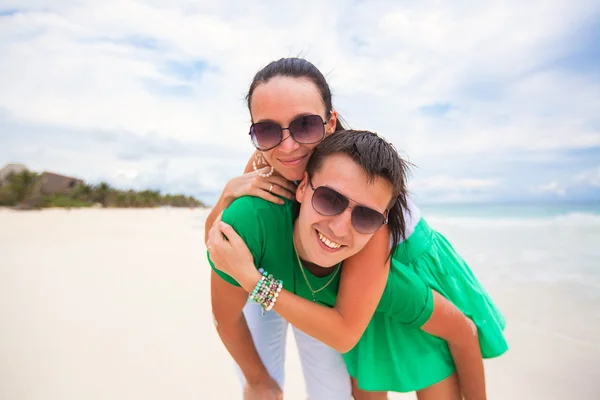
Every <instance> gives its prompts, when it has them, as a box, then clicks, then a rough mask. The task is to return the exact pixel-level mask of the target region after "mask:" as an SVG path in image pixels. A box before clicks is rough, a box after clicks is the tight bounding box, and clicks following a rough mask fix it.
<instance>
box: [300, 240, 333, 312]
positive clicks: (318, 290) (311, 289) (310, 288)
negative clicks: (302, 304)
mask: <svg viewBox="0 0 600 400" xmlns="http://www.w3.org/2000/svg"><path fill="white" fill-rule="evenodd" d="M292 245H293V246H294V252H295V253H296V260H298V265H299V266H300V271H302V276H303V277H304V281H305V282H306V284H307V285H308V289H309V290H310V292H311V293H312V298H313V302H315V303H316V302H317V297H316V296H315V295H316V294H317V293H319V292H320V291H321V290H323V289H325V288H326V287H327V286H329V284H330V283H331V282H333V280H334V279H335V277H336V275H337V273H338V272H339V270H340V267H341V266H342V263H339V264H338V265H337V267H336V269H335V272H334V273H333V274H332V276H331V279H329V281H328V282H327V283H326V284H325V285H323V286H322V287H321V288H319V289H317V290H313V288H312V286H310V282H309V281H308V277H307V276H306V272H304V265H303V264H302V261H301V260H300V256H299V255H298V250H296V243H294V235H293V234H292Z"/></svg>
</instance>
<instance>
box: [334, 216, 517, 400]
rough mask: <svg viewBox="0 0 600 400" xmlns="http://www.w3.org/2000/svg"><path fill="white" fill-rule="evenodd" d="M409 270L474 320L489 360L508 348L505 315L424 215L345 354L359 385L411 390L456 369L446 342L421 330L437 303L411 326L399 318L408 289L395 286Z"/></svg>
mask: <svg viewBox="0 0 600 400" xmlns="http://www.w3.org/2000/svg"><path fill="white" fill-rule="evenodd" d="M407 273H410V275H412V276H415V275H416V276H418V278H419V280H420V281H421V282H424V283H425V284H427V285H428V286H429V287H431V288H432V289H434V290H436V291H437V292H439V293H440V294H442V295H443V296H445V297H446V298H448V299H449V300H450V301H452V302H453V303H454V304H455V305H456V306H457V307H458V308H459V309H460V310H461V311H462V312H463V313H465V315H467V316H468V317H470V318H471V319H472V320H473V321H474V322H475V324H476V325H477V329H478V334H479V341H480V347H481V351H482V354H483V356H484V357H485V358H490V357H496V356H499V355H501V354H502V353H504V352H505V351H506V350H507V349H508V345H507V343H506V340H505V339H504V336H503V334H502V331H503V330H504V326H505V320H504V317H503V316H502V314H501V313H500V312H499V311H498V309H497V308H496V307H495V306H494V304H493V303H492V301H491V299H490V297H489V296H488V295H487V293H486V292H485V290H484V289H483V287H482V286H481V285H480V284H479V282H478V281H477V279H476V278H475V276H474V275H473V273H472V272H471V270H470V269H469V267H468V266H467V264H466V263H465V262H464V260H463V259H462V258H461V257H460V256H459V255H458V254H457V253H456V251H455V250H454V249H453V248H452V246H451V245H450V244H449V243H448V241H447V240H446V239H445V238H444V237H443V236H442V235H441V234H439V233H438V232H436V231H434V230H432V229H430V228H429V226H428V225H427V223H426V222H425V220H423V219H422V220H421V221H420V222H419V223H418V224H417V227H416V228H415V231H414V233H413V234H412V235H411V236H410V237H409V238H408V240H406V241H405V242H403V243H401V244H400V245H399V246H398V247H397V248H396V249H395V251H394V254H393V259H392V263H391V266H390V278H389V279H388V286H387V287H386V290H385V291H384V294H383V297H382V299H381V302H380V304H379V306H378V308H377V312H376V313H375V315H374V316H373V318H372V319H371V321H370V323H369V325H368V327H367V329H366V331H365V333H364V334H363V336H362V337H361V339H360V340H359V342H358V344H357V345H356V346H355V347H354V348H353V349H352V350H350V351H349V352H348V353H346V354H344V360H345V361H346V366H347V368H348V372H349V373H350V375H352V376H353V377H355V378H357V380H358V384H359V387H360V388H362V389H364V390H372V391H395V392H410V391H414V390H420V389H423V388H426V387H428V386H431V385H433V384H435V383H437V382H439V381H441V380H443V379H445V378H447V377H448V376H450V374H452V372H454V370H455V367H454V362H453V360H452V356H451V354H450V351H449V349H448V345H447V343H446V342H445V341H444V340H441V339H439V338H437V337H434V336H432V335H429V334H427V333H426V332H423V331H422V330H420V329H418V327H419V326H420V325H422V324H423V323H425V322H426V321H427V319H428V318H429V316H431V313H432V311H433V301H431V302H430V303H431V305H429V303H427V304H428V305H427V307H431V308H430V309H429V308H427V310H425V311H424V312H423V315H422V316H421V317H419V318H417V319H416V320H415V321H414V322H412V324H411V323H410V320H406V319H403V318H401V317H400V315H403V314H404V313H402V308H403V307H404V302H403V300H402V299H403V298H404V297H405V295H406V292H403V291H402V289H401V288H400V287H397V286H396V285H397V283H398V282H399V281H401V280H402V278H401V277H403V276H405V274H407ZM392 285H393V286H392ZM413 295H414V294H413ZM399 311H400V313H399V314H397V313H398V312H399Z"/></svg>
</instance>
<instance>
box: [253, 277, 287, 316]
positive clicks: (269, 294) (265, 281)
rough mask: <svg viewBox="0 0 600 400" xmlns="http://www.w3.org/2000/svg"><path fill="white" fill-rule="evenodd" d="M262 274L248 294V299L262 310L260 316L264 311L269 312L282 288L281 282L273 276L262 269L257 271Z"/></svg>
mask: <svg viewBox="0 0 600 400" xmlns="http://www.w3.org/2000/svg"><path fill="white" fill-rule="evenodd" d="M258 272H260V273H261V274H262V276H261V278H260V280H259V281H258V282H257V283H256V286H255V287H254V290H253V291H252V293H250V296H249V297H250V299H251V300H254V301H255V302H257V303H258V304H260V307H261V308H262V314H263V315H264V314H265V311H271V310H272V309H273V307H274V306H275V303H276V302H277V298H278V297H279V293H280V292H281V289H282V288H283V281H281V280H279V279H275V278H274V277H273V275H271V274H268V273H267V272H266V271H265V270H264V269H262V268H260V269H259V270H258Z"/></svg>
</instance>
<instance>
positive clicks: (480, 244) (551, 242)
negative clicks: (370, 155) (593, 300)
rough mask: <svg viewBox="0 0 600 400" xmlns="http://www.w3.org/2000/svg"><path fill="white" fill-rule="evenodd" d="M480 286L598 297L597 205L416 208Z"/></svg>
mask: <svg viewBox="0 0 600 400" xmlns="http://www.w3.org/2000/svg"><path fill="white" fill-rule="evenodd" d="M421 211H422V215H423V217H424V218H425V219H426V220H427V221H428V222H429V224H430V225H431V226H433V227H434V228H435V229H437V230H438V231H439V232H441V233H442V234H443V235H444V236H446V237H447V238H448V240H450V242H451V243H452V244H453V246H454V247H455V248H456V249H457V251H458V252H459V253H460V254H461V255H462V256H463V257H464V258H465V259H466V260H467V262H468V263H469V265H470V266H471V268H472V269H473V271H475V272H476V273H477V275H478V277H480V279H481V280H482V281H487V282H489V283H492V284H495V283H498V282H499V281H502V282H511V281H512V282H539V283H547V284H565V285H572V286H573V287H574V288H576V289H577V290H580V291H582V292H583V293H590V294H591V295H595V297H598V295H600V205H598V204H578V205H557V204H548V205H525V206H516V205H476V206H473V205H452V206H447V205H446V206H424V207H421Z"/></svg>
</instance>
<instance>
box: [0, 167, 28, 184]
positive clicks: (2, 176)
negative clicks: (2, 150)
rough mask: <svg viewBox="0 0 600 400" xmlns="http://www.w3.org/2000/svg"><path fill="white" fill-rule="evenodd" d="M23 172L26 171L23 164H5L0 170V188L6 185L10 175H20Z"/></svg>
mask: <svg viewBox="0 0 600 400" xmlns="http://www.w3.org/2000/svg"><path fill="white" fill-rule="evenodd" d="M23 171H27V167H26V166H25V165H23V164H7V165H6V166H5V167H4V168H2V169H0V186H2V185H4V184H5V183H6V180H7V179H8V177H9V175H10V174H20V173H21V172H23Z"/></svg>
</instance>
